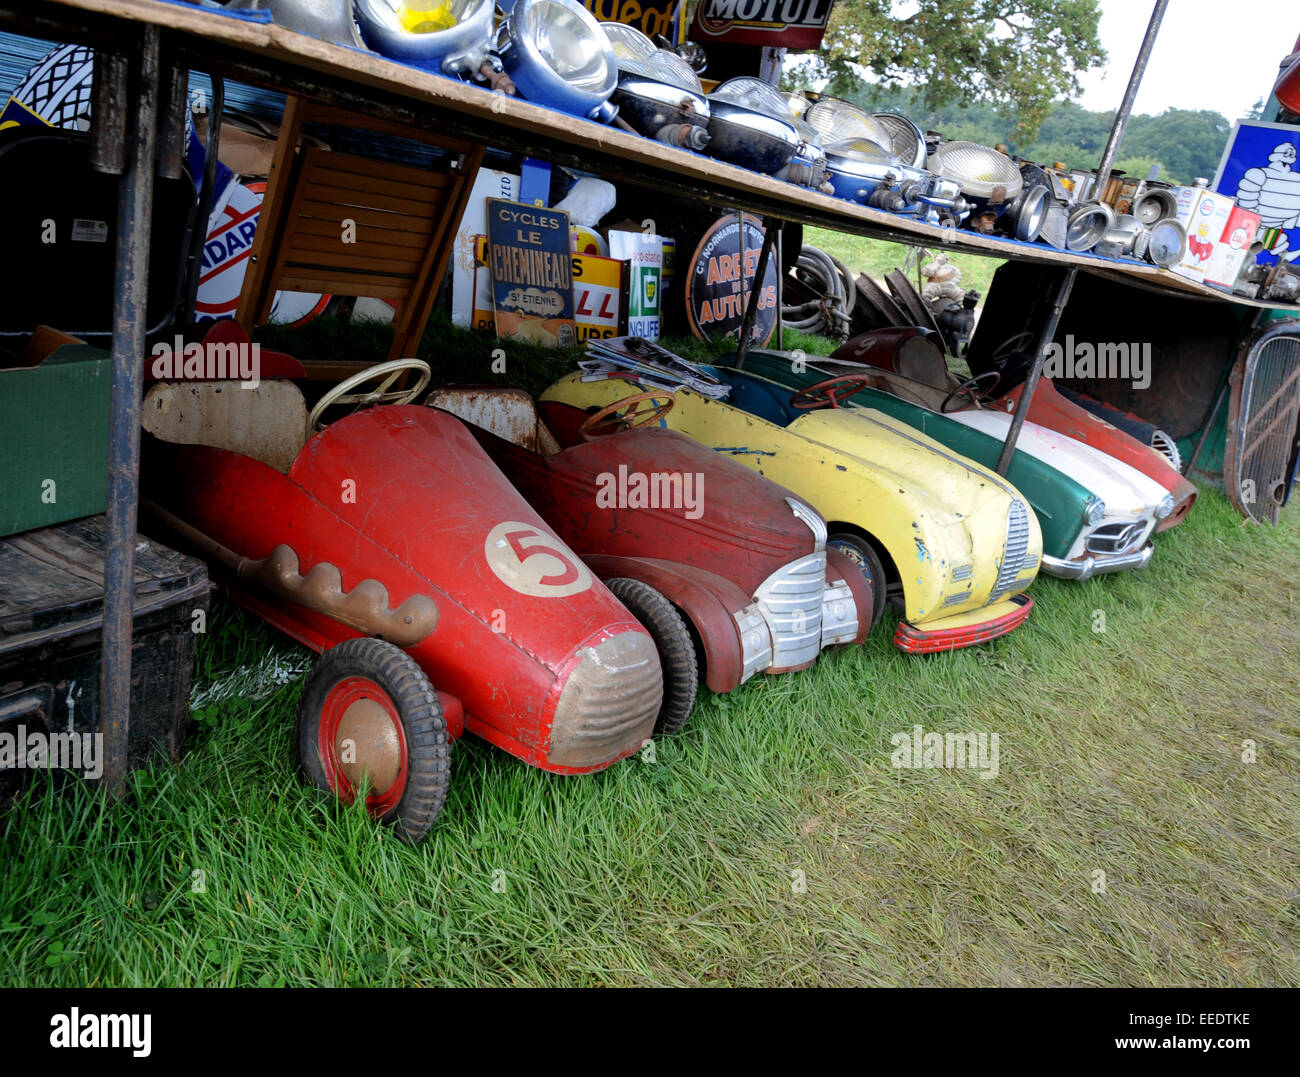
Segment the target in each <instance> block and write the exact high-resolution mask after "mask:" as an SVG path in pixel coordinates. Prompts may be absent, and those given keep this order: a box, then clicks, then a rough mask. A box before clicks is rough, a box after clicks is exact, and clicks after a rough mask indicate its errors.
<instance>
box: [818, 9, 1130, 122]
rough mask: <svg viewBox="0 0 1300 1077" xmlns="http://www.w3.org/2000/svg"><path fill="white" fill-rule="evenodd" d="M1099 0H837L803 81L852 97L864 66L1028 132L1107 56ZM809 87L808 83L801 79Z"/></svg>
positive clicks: (884, 78) (886, 79)
mask: <svg viewBox="0 0 1300 1077" xmlns="http://www.w3.org/2000/svg"><path fill="white" fill-rule="evenodd" d="M1097 5H1098V0H906V2H904V3H896V2H895V0H840V2H839V3H837V4H836V5H835V8H834V10H833V11H832V13H831V21H830V26H829V27H828V28H827V32H826V38H825V40H824V41H823V43H822V48H821V51H820V52H819V53H817V55H816V56H815V58H813V59H812V61H811V62H810V63H809V64H808V65H807V67H806V69H803V70H802V78H801V81H803V80H811V81H815V82H817V83H821V82H823V81H825V80H829V85H827V87H826V88H827V91H828V92H830V93H832V94H835V95H837V96H841V97H844V96H849V95H851V94H852V92H853V91H854V90H857V89H858V88H860V87H862V85H863V78H862V75H861V72H862V70H863V69H865V70H866V71H868V72H870V73H872V74H873V75H874V76H875V78H877V79H879V80H880V83H881V84H882V85H883V86H884V87H886V88H898V87H904V86H909V87H913V88H914V89H915V91H916V92H917V93H918V94H919V96H920V99H921V103H922V104H923V105H924V106H925V107H926V108H931V109H933V108H938V107H940V106H943V105H947V104H951V103H954V102H965V103H974V102H984V103H992V104H997V105H1002V106H1005V107H1007V108H1009V109H1010V113H1009V114H1010V115H1013V116H1014V117H1015V122H1014V132H1013V133H1014V135H1015V137H1017V138H1019V139H1022V140H1029V139H1032V138H1033V137H1034V136H1035V135H1036V134H1037V132H1038V129H1039V127H1040V126H1041V124H1042V123H1043V121H1044V120H1045V119H1046V118H1047V116H1048V115H1049V113H1051V111H1052V104H1053V102H1054V101H1055V100H1056V99H1058V98H1060V97H1061V96H1063V95H1071V94H1078V93H1079V92H1080V89H1081V87H1080V85H1079V78H1078V76H1079V75H1080V74H1081V73H1083V72H1084V71H1087V70H1088V69H1089V68H1092V67H1095V66H1097V65H1098V64H1101V63H1103V62H1105V60H1106V52H1105V50H1104V49H1102V47H1101V40H1100V38H1099V36H1098V29H1097V24H1098V21H1099V19H1100V18H1101V12H1100V11H1099V10H1098V6H1097ZM806 84H807V83H806Z"/></svg>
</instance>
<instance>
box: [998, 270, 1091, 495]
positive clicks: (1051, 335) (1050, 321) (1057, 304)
mask: <svg viewBox="0 0 1300 1077" xmlns="http://www.w3.org/2000/svg"><path fill="white" fill-rule="evenodd" d="M1078 275H1079V270H1078V269H1077V268H1076V267H1075V266H1070V267H1068V268H1067V269H1065V270H1063V271H1062V273H1061V279H1060V281H1059V282H1058V283H1057V286H1056V297H1055V298H1054V299H1053V300H1052V308H1051V310H1050V311H1049V312H1048V315H1047V320H1046V321H1045V322H1044V323H1043V331H1042V333H1041V334H1040V335H1039V337H1038V347H1037V348H1036V349H1035V350H1034V365H1033V366H1032V367H1030V368H1029V376H1028V377H1027V378H1025V387H1024V389H1022V390H1021V392H1020V400H1019V402H1018V403H1017V404H1016V413H1015V415H1014V416H1013V417H1012V419H1011V426H1010V427H1009V428H1008V429H1007V440H1006V441H1005V442H1003V444H1002V454H1001V455H1000V456H999V457H998V468H997V470H998V474H999V475H1005V474H1006V473H1007V471H1008V470H1009V469H1010V467H1011V458H1012V457H1013V456H1014V455H1015V453H1016V442H1017V441H1019V440H1020V428H1021V427H1023V426H1024V425H1025V416H1027V415H1028V414H1029V406H1030V405H1031V404H1032V403H1033V402H1034V393H1035V391H1037V389H1038V379H1039V378H1040V377H1041V376H1042V373H1043V363H1044V362H1045V361H1046V359H1047V349H1048V347H1049V346H1050V345H1051V343H1052V341H1053V340H1055V339H1056V327H1057V326H1058V325H1060V324H1061V312H1062V311H1063V310H1065V304H1066V303H1068V302H1069V301H1070V293H1071V292H1072V291H1073V290H1074V280H1075V278H1076V277H1077V276H1078Z"/></svg>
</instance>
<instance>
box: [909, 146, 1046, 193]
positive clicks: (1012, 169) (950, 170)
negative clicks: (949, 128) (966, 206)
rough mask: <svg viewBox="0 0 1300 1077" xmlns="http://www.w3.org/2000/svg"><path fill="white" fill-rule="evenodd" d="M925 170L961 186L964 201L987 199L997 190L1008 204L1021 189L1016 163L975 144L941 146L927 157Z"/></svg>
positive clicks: (1022, 182) (1020, 179) (1021, 179)
mask: <svg viewBox="0 0 1300 1077" xmlns="http://www.w3.org/2000/svg"><path fill="white" fill-rule="evenodd" d="M926 167H927V168H929V169H930V171H931V172H938V173H940V174H941V175H944V176H948V177H950V178H951V179H955V180H957V181H958V182H960V183H961V189H962V193H963V194H965V195H966V197H967V198H981V199H990V198H992V197H993V195H994V194H995V193H996V191H997V189H998V188H999V187H1001V188H1003V189H1004V191H1005V194H1004V195H1003V196H1002V197H1003V201H1006V202H1011V201H1013V200H1014V199H1015V198H1016V196H1017V195H1019V194H1020V191H1021V189H1022V188H1023V187H1024V185H1025V183H1024V179H1023V177H1022V176H1021V175H1020V169H1019V168H1017V167H1016V163H1015V162H1014V161H1013V160H1011V158H1010V157H1008V156H1007V155H1006V154H1005V153H1001V152H999V151H998V150H995V149H990V148H989V147H988V146H981V145H980V144H979V143H978V142H942V143H940V144H939V145H938V146H936V147H935V149H934V150H933V151H932V152H931V153H930V157H929V160H928V162H927V164H926Z"/></svg>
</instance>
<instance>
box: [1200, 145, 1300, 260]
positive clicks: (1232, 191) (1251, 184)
mask: <svg viewBox="0 0 1300 1077" xmlns="http://www.w3.org/2000/svg"><path fill="white" fill-rule="evenodd" d="M1214 189H1215V190H1216V191H1218V192H1219V193H1220V194H1226V195H1231V196H1232V197H1233V198H1235V199H1236V200H1237V205H1238V206H1240V207H1241V208H1242V209H1248V210H1251V211H1252V212H1254V213H1258V214H1259V216H1260V233H1259V238H1260V239H1261V240H1263V243H1264V253H1262V254H1261V255H1260V256H1259V260H1260V261H1261V262H1263V263H1266V264H1271V263H1273V262H1276V261H1278V260H1281V261H1284V262H1294V261H1295V260H1296V259H1297V258H1300V127H1295V126H1292V125H1291V124H1284V123H1257V122H1254V121H1248V120H1240V121H1238V122H1237V124H1236V125H1235V126H1234V127H1233V129H1232V136H1231V137H1230V138H1229V139H1228V148H1227V149H1226V150H1224V152H1223V160H1222V161H1221V162H1220V164H1219V174H1218V176H1217V177H1216V179H1215V181H1214Z"/></svg>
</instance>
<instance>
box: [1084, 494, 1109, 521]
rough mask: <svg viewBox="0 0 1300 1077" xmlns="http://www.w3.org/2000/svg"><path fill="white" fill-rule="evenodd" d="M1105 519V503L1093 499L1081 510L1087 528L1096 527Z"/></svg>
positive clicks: (1096, 498) (1098, 499) (1099, 499)
mask: <svg viewBox="0 0 1300 1077" xmlns="http://www.w3.org/2000/svg"><path fill="white" fill-rule="evenodd" d="M1105 518H1106V502H1104V501H1103V500H1102V499H1101V498H1099V497H1094V498H1093V499H1092V500H1091V501H1089V502H1088V505H1087V507H1086V508H1085V509H1084V510H1083V522H1084V523H1086V524H1087V525H1088V526H1089V527H1096V526H1097V525H1098V524H1099V523H1101V521H1102V520H1104V519H1105Z"/></svg>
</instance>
